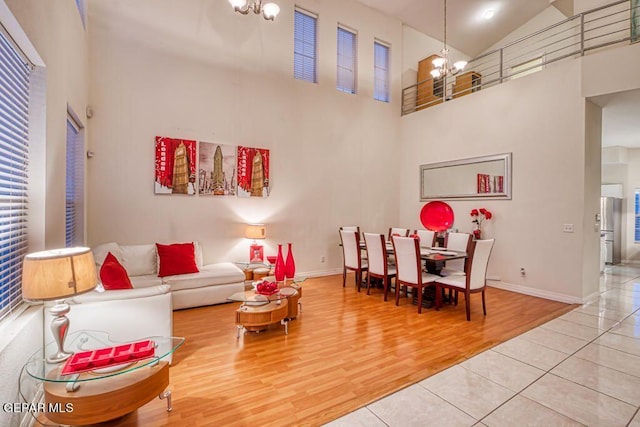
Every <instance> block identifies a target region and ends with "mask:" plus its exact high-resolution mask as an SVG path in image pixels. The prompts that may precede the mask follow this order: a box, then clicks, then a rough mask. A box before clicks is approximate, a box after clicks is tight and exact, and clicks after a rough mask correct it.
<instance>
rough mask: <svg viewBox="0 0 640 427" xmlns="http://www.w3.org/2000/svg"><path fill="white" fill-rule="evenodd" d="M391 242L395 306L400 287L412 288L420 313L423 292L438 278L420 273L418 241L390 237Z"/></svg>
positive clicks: (420, 262) (410, 238)
mask: <svg viewBox="0 0 640 427" xmlns="http://www.w3.org/2000/svg"><path fill="white" fill-rule="evenodd" d="M391 242H392V244H393V251H394V252H395V254H396V270H397V272H396V305H398V304H399V302H400V286H408V287H412V288H413V289H415V290H416V291H418V313H422V293H423V290H424V288H425V287H427V286H429V285H430V284H432V283H433V282H435V281H436V280H438V279H440V277H439V276H436V275H435V274H429V273H427V272H424V271H422V260H421V259H420V244H419V243H418V239H414V238H413V237H398V236H391Z"/></svg>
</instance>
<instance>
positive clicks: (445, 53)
mask: <svg viewBox="0 0 640 427" xmlns="http://www.w3.org/2000/svg"><path fill="white" fill-rule="evenodd" d="M443 42H444V46H443V47H442V50H441V51H440V56H439V57H438V58H436V59H434V60H433V61H432V63H433V66H434V67H435V68H434V69H433V70H431V75H432V76H433V78H434V79H438V78H440V77H444V76H446V75H447V74H450V75H455V74H458V73H459V72H460V71H462V70H464V67H466V66H467V61H456V62H454V63H453V65H451V60H450V59H449V49H448V48H447V0H444V41H443Z"/></svg>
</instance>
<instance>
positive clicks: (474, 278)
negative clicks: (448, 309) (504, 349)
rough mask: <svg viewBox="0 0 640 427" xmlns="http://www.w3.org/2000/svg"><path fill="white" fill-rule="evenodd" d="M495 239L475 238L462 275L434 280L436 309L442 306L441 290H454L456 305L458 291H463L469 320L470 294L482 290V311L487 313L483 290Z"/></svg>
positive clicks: (485, 285)
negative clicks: (464, 272)
mask: <svg viewBox="0 0 640 427" xmlns="http://www.w3.org/2000/svg"><path fill="white" fill-rule="evenodd" d="M494 242H495V240H494V239H489V240H475V241H473V242H472V243H471V248H470V249H469V252H468V253H469V262H468V263H467V270H466V274H465V275H464V276H459V275H458V276H449V277H439V278H438V279H437V280H436V283H435V284H436V310H440V307H441V306H442V290H444V289H453V290H454V291H456V297H455V298H456V305H457V302H458V301H457V300H458V292H464V299H465V305H466V311H467V320H471V302H470V301H469V300H470V297H471V294H473V293H477V292H482V312H483V313H484V315H485V316H486V315H487V306H486V303H485V298H484V291H485V289H486V287H487V265H488V264H489V256H490V255H491V249H492V248H493V244H494Z"/></svg>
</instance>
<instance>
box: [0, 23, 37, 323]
mask: <svg viewBox="0 0 640 427" xmlns="http://www.w3.org/2000/svg"><path fill="white" fill-rule="evenodd" d="M30 74H31V68H30V65H29V64H27V63H26V61H25V60H24V59H23V58H22V57H21V56H20V55H19V54H18V52H16V50H15V49H14V47H13V45H12V44H11V43H10V42H9V40H8V39H7V38H6V37H5V35H4V34H3V33H2V32H0V319H1V318H4V317H5V316H6V315H7V314H9V313H11V311H12V310H13V309H14V308H15V307H16V306H17V305H18V304H20V302H22V289H21V283H22V258H23V257H24V255H26V253H27V248H28V246H27V207H28V175H27V173H28V170H27V166H28V159H29V138H28V137H29V96H30V94H29V77H30Z"/></svg>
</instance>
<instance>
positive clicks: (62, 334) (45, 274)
mask: <svg viewBox="0 0 640 427" xmlns="http://www.w3.org/2000/svg"><path fill="white" fill-rule="evenodd" d="M97 283H98V278H97V274H96V264H95V261H94V259H93V253H92V252H91V249H89V248H85V247H76V248H64V249H52V250H47V251H41V252H34V253H31V254H28V255H26V256H25V257H24V261H23V264H22V297H23V298H24V299H25V300H37V301H48V300H57V301H56V305H54V306H53V307H51V309H50V310H49V312H50V313H51V315H52V316H53V320H52V321H51V331H52V332H53V337H54V339H55V341H56V344H57V345H58V351H57V353H56V354H53V355H51V356H49V357H47V362H49V363H60V362H64V361H65V360H67V359H68V358H69V356H71V353H68V352H66V351H65V350H64V340H65V338H66V336H67V331H68V329H69V318H68V317H67V316H66V314H67V313H68V312H69V310H70V309H71V308H70V307H69V304H66V303H65V302H64V298H67V297H70V296H74V295H78V294H82V293H85V292H88V291H90V290H92V289H93V288H95V287H96V284H97Z"/></svg>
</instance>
